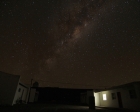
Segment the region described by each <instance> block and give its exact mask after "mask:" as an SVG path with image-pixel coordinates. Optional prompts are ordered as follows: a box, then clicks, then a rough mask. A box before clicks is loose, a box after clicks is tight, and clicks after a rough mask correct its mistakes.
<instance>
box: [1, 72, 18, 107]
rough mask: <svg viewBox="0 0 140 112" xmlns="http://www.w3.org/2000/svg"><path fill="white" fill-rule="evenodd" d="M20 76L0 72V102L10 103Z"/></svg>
mask: <svg viewBox="0 0 140 112" xmlns="http://www.w3.org/2000/svg"><path fill="white" fill-rule="evenodd" d="M19 79H20V76H17V75H11V74H7V73H3V72H0V104H8V105H12V102H13V99H14V96H15V91H16V89H17V85H18V82H19Z"/></svg>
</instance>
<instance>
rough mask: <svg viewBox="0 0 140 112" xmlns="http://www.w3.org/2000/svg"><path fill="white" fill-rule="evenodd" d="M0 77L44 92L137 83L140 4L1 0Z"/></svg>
mask: <svg viewBox="0 0 140 112" xmlns="http://www.w3.org/2000/svg"><path fill="white" fill-rule="evenodd" d="M0 71H3V72H6V73H10V74H15V75H20V76H21V81H22V82H23V83H25V84H30V82H31V79H33V82H34V81H38V82H39V85H40V86H46V87H64V88H105V87H111V86H115V85H120V84H124V83H129V82H132V81H140V1H139V0H1V1H0Z"/></svg>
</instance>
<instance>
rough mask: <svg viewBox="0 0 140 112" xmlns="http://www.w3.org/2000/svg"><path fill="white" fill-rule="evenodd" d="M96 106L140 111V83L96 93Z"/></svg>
mask: <svg viewBox="0 0 140 112" xmlns="http://www.w3.org/2000/svg"><path fill="white" fill-rule="evenodd" d="M94 97H95V106H100V107H114V108H126V109H133V110H140V82H132V83H129V84H125V85H121V86H117V87H113V88H110V89H107V90H103V91H98V92H94Z"/></svg>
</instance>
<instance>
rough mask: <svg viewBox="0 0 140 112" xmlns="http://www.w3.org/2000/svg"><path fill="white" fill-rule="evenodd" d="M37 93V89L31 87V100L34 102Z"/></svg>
mask: <svg viewBox="0 0 140 112" xmlns="http://www.w3.org/2000/svg"><path fill="white" fill-rule="evenodd" d="M35 94H36V89H35V88H31V89H30V95H29V102H30V103H33V102H34V101H35Z"/></svg>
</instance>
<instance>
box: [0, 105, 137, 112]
mask: <svg viewBox="0 0 140 112" xmlns="http://www.w3.org/2000/svg"><path fill="white" fill-rule="evenodd" d="M95 111H96V112H98V111H99V112H101V111H102V112H136V111H132V110H124V109H114V108H99V107H96V109H95V110H90V109H89V107H88V106H73V105H58V104H57V105H56V104H24V105H14V106H1V107H0V112H95Z"/></svg>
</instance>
